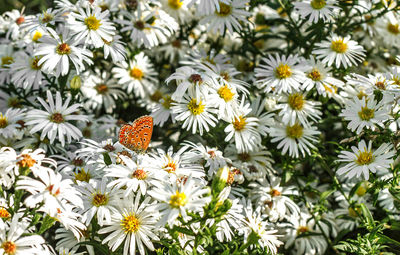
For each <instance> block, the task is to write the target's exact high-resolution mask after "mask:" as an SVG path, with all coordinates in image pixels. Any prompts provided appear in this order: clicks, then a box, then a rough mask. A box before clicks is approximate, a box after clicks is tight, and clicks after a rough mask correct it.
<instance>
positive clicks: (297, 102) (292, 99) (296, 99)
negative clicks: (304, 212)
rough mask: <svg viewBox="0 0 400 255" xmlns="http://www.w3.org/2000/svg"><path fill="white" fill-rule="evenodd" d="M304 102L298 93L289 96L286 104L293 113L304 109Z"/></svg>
mask: <svg viewBox="0 0 400 255" xmlns="http://www.w3.org/2000/svg"><path fill="white" fill-rule="evenodd" d="M305 102H306V100H304V96H303V95H302V94H300V93H293V94H290V95H289V97H288V104H289V106H290V108H292V109H293V110H295V111H300V110H302V109H303V108H304V104H305Z"/></svg>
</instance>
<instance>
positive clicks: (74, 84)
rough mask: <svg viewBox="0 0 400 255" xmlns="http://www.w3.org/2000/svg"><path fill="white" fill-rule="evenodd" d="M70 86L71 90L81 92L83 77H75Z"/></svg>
mask: <svg viewBox="0 0 400 255" xmlns="http://www.w3.org/2000/svg"><path fill="white" fill-rule="evenodd" d="M69 85H70V87H71V89H73V90H79V89H80V88H81V85H82V81H81V77H79V75H75V76H74V77H73V78H72V79H71V81H70V83H69Z"/></svg>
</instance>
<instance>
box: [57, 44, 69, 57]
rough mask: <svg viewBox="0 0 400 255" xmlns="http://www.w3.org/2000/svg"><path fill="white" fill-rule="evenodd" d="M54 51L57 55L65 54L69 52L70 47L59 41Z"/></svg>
mask: <svg viewBox="0 0 400 255" xmlns="http://www.w3.org/2000/svg"><path fill="white" fill-rule="evenodd" d="M56 52H57V54H58V55H65V54H67V55H68V54H70V53H71V48H70V47H69V45H68V44H66V43H61V44H59V45H58V46H57V47H56Z"/></svg>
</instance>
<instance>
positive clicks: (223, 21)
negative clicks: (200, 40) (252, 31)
mask: <svg viewBox="0 0 400 255" xmlns="http://www.w3.org/2000/svg"><path fill="white" fill-rule="evenodd" d="M248 2H249V1H248V0H232V1H230V2H229V3H224V2H219V10H215V11H214V13H211V14H209V15H208V16H206V17H204V18H203V19H202V20H200V24H206V23H210V24H209V25H208V28H207V30H208V31H210V32H213V33H220V34H223V33H224V31H225V29H228V31H229V32H230V33H231V34H233V31H234V30H236V31H240V30H241V29H242V26H241V25H240V23H239V22H240V21H241V22H244V23H247V19H246V17H247V16H250V13H249V12H248V11H246V10H245V8H246V5H247V4H248Z"/></svg>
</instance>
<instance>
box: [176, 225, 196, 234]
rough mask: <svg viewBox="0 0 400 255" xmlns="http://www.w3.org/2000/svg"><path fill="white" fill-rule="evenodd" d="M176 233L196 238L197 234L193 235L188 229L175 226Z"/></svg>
mask: <svg viewBox="0 0 400 255" xmlns="http://www.w3.org/2000/svg"><path fill="white" fill-rule="evenodd" d="M173 230H174V231H178V232H180V233H183V234H186V235H190V236H195V234H194V233H193V231H192V230H190V229H187V228H183V227H179V226H174V228H173Z"/></svg>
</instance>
